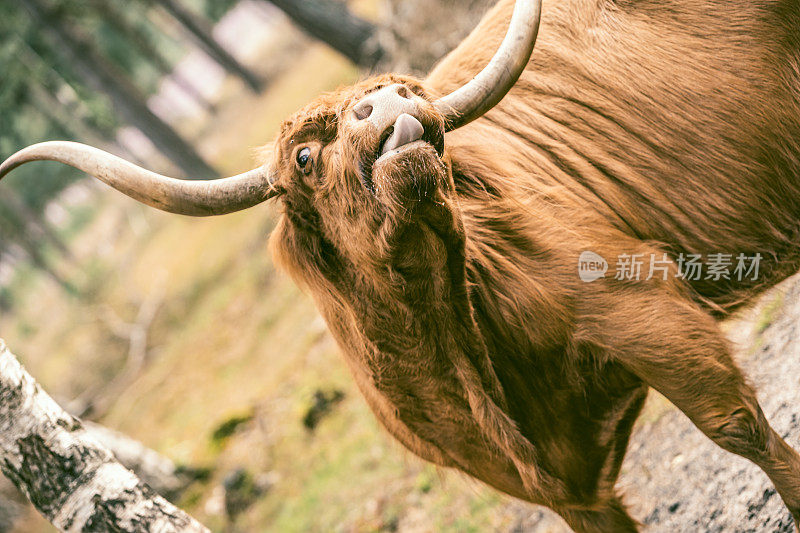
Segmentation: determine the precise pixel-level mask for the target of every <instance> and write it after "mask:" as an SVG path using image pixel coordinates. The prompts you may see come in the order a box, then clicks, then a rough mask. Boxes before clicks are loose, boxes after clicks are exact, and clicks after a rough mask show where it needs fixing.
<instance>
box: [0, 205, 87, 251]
mask: <svg viewBox="0 0 800 533" xmlns="http://www.w3.org/2000/svg"><path fill="white" fill-rule="evenodd" d="M3 203H4V205H3V208H4V209H11V210H13V211H14V214H15V217H16V218H19V219H20V220H21V221H22V222H23V224H24V225H25V227H26V231H29V232H31V233H32V237H33V239H31V240H34V239H37V238H38V239H41V240H42V241H46V242H48V243H50V245H51V246H53V248H55V249H56V250H58V253H59V254H60V255H61V256H62V257H63V258H64V259H66V260H67V261H69V262H70V263H72V264H75V263H76V260H75V256H74V255H73V254H72V251H71V250H70V249H69V246H67V244H66V243H65V242H64V241H63V239H62V238H61V236H60V235H59V234H58V233H57V232H56V230H55V228H53V226H51V225H50V223H49V222H48V221H47V220H45V219H44V217H43V215H41V214H39V213H37V212H35V211H34V210H33V209H31V207H30V206H29V205H28V204H26V203H25V202H23V201H22V200H20V199H19V198H17V197H16V196H14V195H13V194H8V195H5V196H4V197H3Z"/></svg>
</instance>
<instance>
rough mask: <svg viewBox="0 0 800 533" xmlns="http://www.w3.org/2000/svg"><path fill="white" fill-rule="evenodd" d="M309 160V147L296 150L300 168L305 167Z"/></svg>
mask: <svg viewBox="0 0 800 533" xmlns="http://www.w3.org/2000/svg"><path fill="white" fill-rule="evenodd" d="M310 160H311V149H310V148H303V149H302V150H300V151H299V152H297V165H298V166H299V167H300V168H305V167H306V165H307V164H308V162H309V161H310Z"/></svg>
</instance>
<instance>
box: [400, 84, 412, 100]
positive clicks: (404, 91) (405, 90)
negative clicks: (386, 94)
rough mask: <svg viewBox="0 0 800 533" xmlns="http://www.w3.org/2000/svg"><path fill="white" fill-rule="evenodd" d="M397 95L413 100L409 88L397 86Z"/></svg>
mask: <svg viewBox="0 0 800 533" xmlns="http://www.w3.org/2000/svg"><path fill="white" fill-rule="evenodd" d="M397 94H399V95H400V96H402V97H403V98H411V93H410V91H409V90H408V87H406V86H405V85H398V86H397Z"/></svg>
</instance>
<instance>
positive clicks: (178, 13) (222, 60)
mask: <svg viewBox="0 0 800 533" xmlns="http://www.w3.org/2000/svg"><path fill="white" fill-rule="evenodd" d="M155 3H157V4H158V5H160V6H161V7H163V8H164V10H165V11H166V12H167V13H169V14H170V16H172V18H174V19H175V20H177V21H178V22H179V23H180V24H181V26H183V27H184V28H185V29H186V30H187V32H188V33H189V34H190V35H191V36H192V37H193V38H194V39H195V41H196V42H197V43H198V44H199V45H200V47H201V48H202V49H203V50H205V52H206V53H207V54H208V55H209V56H211V58H212V59H213V60H214V61H216V62H217V63H219V64H220V65H221V66H222V68H224V69H225V70H227V71H228V72H229V73H231V74H233V75H234V76H238V77H239V78H241V79H242V80H243V81H244V82H245V83H246V84H247V85H248V86H249V87H250V88H251V89H252V90H253V91H254V92H261V90H262V89H263V88H264V81H263V80H262V79H261V78H260V77H259V76H258V75H257V74H256V73H255V72H253V71H252V70H250V69H249V68H247V67H245V66H244V65H242V64H241V63H240V62H239V61H238V60H237V59H236V58H235V57H233V56H232V55H231V54H230V53H229V52H228V51H227V50H226V49H225V48H224V47H223V46H222V45H221V44H219V42H217V40H216V39H214V36H213V35H212V34H211V28H210V27H209V24H208V23H207V21H206V20H205V19H203V18H201V17H199V16H197V15H195V14H194V13H192V12H191V11H189V10H188V9H186V8H185V7H184V6H183V5H181V3H180V2H179V1H178V0H155Z"/></svg>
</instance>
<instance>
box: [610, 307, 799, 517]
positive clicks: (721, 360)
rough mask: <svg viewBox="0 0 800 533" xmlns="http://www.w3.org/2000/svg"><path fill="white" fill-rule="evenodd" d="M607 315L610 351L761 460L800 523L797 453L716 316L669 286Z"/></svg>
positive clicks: (707, 428) (713, 433)
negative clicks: (770, 416)
mask: <svg viewBox="0 0 800 533" xmlns="http://www.w3.org/2000/svg"><path fill="white" fill-rule="evenodd" d="M607 318H608V320H609V321H608V322H606V323H605V327H606V328H608V329H607V330H606V332H605V333H604V335H609V337H608V338H607V342H608V343H609V344H608V346H611V348H610V352H611V354H612V357H614V358H617V359H618V360H619V361H620V362H621V363H622V364H623V365H625V366H626V367H627V368H628V369H629V370H631V371H632V372H633V373H634V374H636V375H638V376H639V377H640V378H641V379H642V380H643V381H644V382H645V383H647V384H649V385H650V386H652V387H653V388H654V389H656V390H658V391H659V392H661V393H662V394H663V395H664V396H666V397H667V398H668V399H669V400H670V401H671V402H672V403H673V404H675V405H676V406H677V407H678V408H679V409H680V410H681V411H683V412H684V413H685V414H686V415H687V416H688V417H689V418H690V419H691V420H692V422H694V424H695V425H696V426H697V427H698V428H699V429H700V430H701V431H702V432H703V433H705V434H706V435H707V436H708V437H709V438H711V439H712V440H713V441H714V442H715V443H716V444H718V445H719V446H721V447H722V448H724V449H725V450H727V451H729V452H732V453H735V454H737V455H740V456H742V457H745V458H747V459H749V460H751V461H753V462H754V463H755V464H757V465H758V466H759V467H761V469H762V470H764V472H766V474H767V475H768V476H769V478H770V479H771V480H772V482H773V484H774V485H775V488H776V490H777V491H778V493H779V494H780V495H781V497H782V498H783V501H784V502H785V503H786V506H787V507H788V508H789V510H790V511H791V513H792V515H793V517H794V519H795V523H800V456H799V455H798V454H797V452H795V451H794V450H793V449H792V448H791V447H790V446H789V445H788V444H786V442H785V441H784V440H783V439H782V438H781V437H780V436H779V435H778V434H777V433H776V432H775V431H774V430H773V429H772V428H771V427H770V425H769V423H768V422H767V419H766V418H765V417H764V413H762V412H761V408H760V407H759V405H758V400H757V399H756V396H755V393H754V392H753V389H752V388H751V387H750V386H749V385H748V384H747V383H746V382H745V379H744V377H743V376H742V373H741V371H740V370H739V369H738V368H737V367H736V365H735V363H734V362H733V359H732V358H731V356H730V352H729V349H728V346H727V343H726V341H725V339H724V337H723V336H722V334H721V333H720V332H719V329H718V327H717V324H716V322H715V321H714V319H713V318H712V317H711V316H709V315H708V314H707V313H705V312H704V311H702V310H701V309H699V308H698V307H697V306H696V305H695V304H694V303H692V302H690V301H683V300H681V299H678V298H676V297H675V294H674V293H673V294H669V293H668V294H663V293H662V294H661V295H660V296H653V295H649V296H643V297H641V298H630V297H628V298H626V299H620V301H619V303H618V304H617V305H616V306H615V310H614V311H612V312H611V313H609V314H608V315H607Z"/></svg>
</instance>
